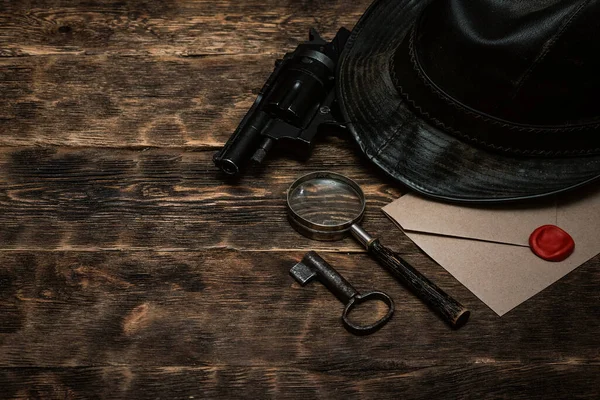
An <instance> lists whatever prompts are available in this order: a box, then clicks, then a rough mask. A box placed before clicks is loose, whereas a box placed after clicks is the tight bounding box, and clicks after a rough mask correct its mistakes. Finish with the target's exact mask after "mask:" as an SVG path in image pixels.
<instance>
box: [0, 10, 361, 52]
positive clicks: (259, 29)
mask: <svg viewBox="0 0 600 400" xmlns="http://www.w3.org/2000/svg"><path fill="white" fill-rule="evenodd" d="M370 3H371V0H359V1H353V2H346V1H335V2H334V1H327V2H306V1H303V2H297V1H275V0H265V1H257V0H250V1H231V0H220V1H206V0H205V1H190V0H187V1H184V0H177V1H174V0H171V1H154V2H149V1H144V2H139V1H131V0H128V1H120V0H119V1H116V0H112V1H100V2H89V1H83V0H70V1H58V0H44V1H36V2H35V3H33V4H32V3H31V2H23V1H12V2H10V1H4V2H2V4H1V5H0V56H27V55H48V54H98V53H103V54H130V55H132V54H138V55H139V54H142V55H211V54H273V53H275V54H280V53H281V52H282V51H283V50H284V49H285V48H291V47H294V46H295V45H296V44H297V43H298V42H299V41H304V40H306V39H307V37H308V30H309V28H311V27H316V28H317V29H319V30H320V31H321V32H322V34H324V35H327V36H333V35H334V34H335V32H336V31H337V29H338V28H339V27H341V26H344V25H345V26H346V27H347V28H352V26H353V25H354V24H355V23H356V21H357V20H358V19H359V18H360V16H361V15H362V13H363V12H364V10H365V9H366V8H367V7H368V5H369V4H370Z"/></svg>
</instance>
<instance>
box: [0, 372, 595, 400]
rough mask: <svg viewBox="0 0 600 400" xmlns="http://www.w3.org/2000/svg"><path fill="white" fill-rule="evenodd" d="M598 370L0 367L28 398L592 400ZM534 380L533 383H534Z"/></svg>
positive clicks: (10, 387) (14, 392)
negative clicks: (553, 399) (397, 397)
mask: <svg viewBox="0 0 600 400" xmlns="http://www.w3.org/2000/svg"><path fill="white" fill-rule="evenodd" d="M598 372H600V371H599V368H598V367H597V366H582V365H577V364H553V365H537V366H532V365H527V364H523V363H506V364H502V363H498V364H481V365H455V366H435V367H431V368H423V369H414V370H405V371H398V372H394V371H373V370H369V369H362V370H361V369H359V370H357V371H356V372H348V371H340V370H331V371H315V370H303V369H297V368H290V367H282V368H262V367H254V368H253V367H232V366H228V365H218V366H199V367H163V368H160V367H154V368H152V367H146V368H139V367H127V366H115V367H86V368H68V367H65V368H52V369H50V368H19V369H8V368H2V369H0V382H4V383H5V385H4V388H5V392H4V393H5V394H6V395H7V397H8V398H12V399H15V400H29V399H37V398H42V399H51V400H64V399H68V400H72V399H123V398H128V399H131V398H140V399H149V398H152V399H182V400H183V399H186V400H188V399H204V398H228V399H234V398H244V399H247V398H252V399H297V398H310V399H323V400H330V399H381V398H396V396H400V395H401V396H402V398H408V399H421V398H423V399H431V398H435V399H439V398H449V399H483V398H485V399H506V398H510V399H523V400H530V399H534V398H545V399H547V398H558V399H566V398H577V399H596V398H597V395H598V389H597V387H595V386H594V384H593V383H594V382H595V380H596V375H597V374H598ZM532 379H534V380H535V381H537V382H538V384H532Z"/></svg>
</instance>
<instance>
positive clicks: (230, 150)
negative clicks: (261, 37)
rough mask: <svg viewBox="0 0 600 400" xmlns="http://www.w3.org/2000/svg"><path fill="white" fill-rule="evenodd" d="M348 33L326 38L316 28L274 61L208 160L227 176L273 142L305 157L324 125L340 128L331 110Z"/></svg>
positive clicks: (260, 156)
mask: <svg viewBox="0 0 600 400" xmlns="http://www.w3.org/2000/svg"><path fill="white" fill-rule="evenodd" d="M349 37H350V31H349V30H347V29H345V28H341V29H340V30H339V31H338V32H337V34H336V36H335V38H334V39H333V40H332V41H331V42H327V41H325V40H323V39H322V38H321V37H320V36H319V34H318V32H317V31H316V30H315V29H311V30H310V32H309V40H308V41H307V42H304V43H302V44H300V45H299V46H298V47H297V48H296V50H294V51H293V52H291V53H286V54H285V56H284V57H283V59H280V60H277V61H276V62H275V69H274V71H273V73H272V74H271V76H270V77H269V78H268V79H267V82H266V83H265V85H264V86H263V88H262V89H261V90H260V92H259V94H258V97H257V98H256V100H255V102H254V104H253V105H252V107H251V108H250V110H249V111H248V113H247V114H246V116H245V117H244V118H243V119H242V121H241V123H240V124H239V126H238V127H237V129H236V130H235V132H234V133H233V135H232V136H231V137H230V138H229V140H228V141H227V143H226V144H225V146H224V147H223V148H222V149H221V150H220V151H219V152H217V153H216V154H215V155H214V157H213V161H214V163H215V165H216V166H217V167H218V168H219V169H220V170H222V171H223V172H224V173H226V174H227V175H232V176H235V175H239V174H240V173H241V172H242V171H243V170H244V168H245V167H246V166H247V164H248V163H249V162H255V163H258V164H260V163H262V162H263V160H264V159H265V157H266V156H267V154H268V153H269V151H270V150H271V149H272V148H273V147H274V146H275V145H277V146H278V147H281V148H283V149H284V150H288V151H291V152H293V153H295V154H296V155H297V156H299V157H301V158H308V156H309V155H310V152H311V149H312V145H313V140H314V138H315V136H316V135H317V133H318V131H319V130H320V128H321V127H322V126H323V125H333V126H338V127H342V128H343V125H342V124H341V123H339V122H338V119H337V118H336V117H335V116H334V114H333V113H332V107H333V105H334V102H335V84H334V83H335V82H334V81H335V70H336V64H337V62H338V60H339V57H340V54H341V52H342V50H343V49H344V46H345V44H346V41H347V40H348V38H349Z"/></svg>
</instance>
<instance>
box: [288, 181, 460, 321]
mask: <svg viewBox="0 0 600 400" xmlns="http://www.w3.org/2000/svg"><path fill="white" fill-rule="evenodd" d="M287 208H288V217H289V220H290V223H291V224H292V226H293V227H294V228H295V229H296V230H297V231H298V232H300V233H301V234H303V235H304V236H306V237H309V238H311V239H315V240H339V239H342V238H344V237H345V236H346V235H348V234H351V235H352V236H354V237H355V238H356V239H357V240H358V241H359V242H360V243H361V244H362V245H363V246H364V247H365V248H366V249H367V251H368V252H369V254H370V255H371V256H372V257H373V258H375V259H376V260H377V261H378V262H379V264H380V265H381V266H383V267H384V268H385V269H387V270H388V271H389V272H390V273H391V274H392V275H393V276H394V277H395V278H396V279H398V280H399V281H400V282H401V283H403V284H404V285H405V286H406V287H407V288H408V289H409V290H411V291H412V292H413V293H414V294H415V295H416V296H418V297H419V298H420V299H421V300H422V301H424V302H425V303H426V304H427V305H428V306H429V307H430V308H432V309H433V310H434V311H436V312H437V313H438V314H439V315H440V316H441V317H442V319H444V320H445V321H446V322H447V323H448V324H450V325H451V326H452V327H454V328H460V327H461V326H463V325H464V324H465V323H467V321H468V319H469V316H470V312H469V310H467V309H466V308H465V307H463V306H462V304H460V303H459V302H458V301H456V300H455V299H453V298H452V297H451V296H449V295H448V294H446V293H445V292H444V291H443V290H441V289H440V288H438V287H437V286H436V285H435V284H434V283H433V282H431V281H430V280H429V279H427V278H426V277H425V276H424V275H422V274H421V273H420V272H419V271H417V270H416V269H414V268H413V267H412V266H411V265H410V264H409V263H407V262H406V261H405V260H403V259H402V257H400V256H399V255H398V254H396V253H394V252H393V251H391V250H390V249H388V248H387V247H385V246H383V245H382V244H381V243H380V242H379V239H376V238H373V237H372V236H371V235H369V234H368V233H367V232H366V231H365V230H364V229H362V228H361V226H360V225H359V223H360V221H361V220H362V218H363V216H364V213H365V208H366V201H365V195H364V193H363V191H362V189H361V188H360V186H358V184H357V183H356V182H354V181H353V180H351V179H350V178H347V177H345V176H343V175H340V174H336V173H334V172H313V173H310V174H308V175H304V176H302V177H300V178H298V179H297V180H296V181H295V182H294V183H292V185H291V186H290V188H289V189H288V192H287Z"/></svg>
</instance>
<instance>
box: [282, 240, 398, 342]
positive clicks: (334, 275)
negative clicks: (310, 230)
mask: <svg viewBox="0 0 600 400" xmlns="http://www.w3.org/2000/svg"><path fill="white" fill-rule="evenodd" d="M290 275H292V276H293V277H294V279H296V281H297V282H298V283H299V284H300V285H302V286H304V285H306V284H307V283H308V282H310V281H311V280H312V279H313V278H316V279H318V280H319V281H320V282H321V283H322V284H323V285H325V287H327V289H329V290H330V291H331V292H332V293H333V294H334V295H335V296H336V297H337V298H338V299H339V300H340V301H341V302H342V303H344V304H345V305H346V307H345V309H344V313H343V314H342V322H343V323H344V326H345V327H346V329H348V331H350V332H352V333H354V334H355V335H368V334H371V333H373V332H375V331H377V330H378V329H380V328H381V327H383V325H385V324H386V323H387V322H388V321H389V319H390V318H391V317H392V314H394V302H393V300H392V299H391V298H390V296H388V295H387V294H385V293H383V292H379V291H372V292H368V293H365V294H361V293H359V292H357V291H356V289H354V288H353V287H352V285H351V284H350V283H349V282H348V281H347V280H346V279H344V277H343V276H341V275H340V274H339V273H338V272H337V271H336V270H335V269H334V268H333V267H332V266H331V265H329V263H328V262H327V261H325V260H323V259H322V258H321V257H320V256H319V255H318V254H317V253H315V252H314V251H310V252H308V253H306V255H305V256H304V258H303V259H302V261H300V262H299V263H298V264H296V265H295V266H294V267H292V269H290ZM371 300H379V301H382V302H384V303H385V304H386V305H387V306H388V312H387V314H386V315H384V316H383V317H382V318H380V319H379V320H378V321H376V322H375V323H373V324H370V325H357V324H355V323H353V322H352V321H351V320H350V319H349V318H348V315H349V314H350V312H351V311H352V309H353V308H354V307H355V306H357V305H359V304H361V303H365V302H367V301H371Z"/></svg>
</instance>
